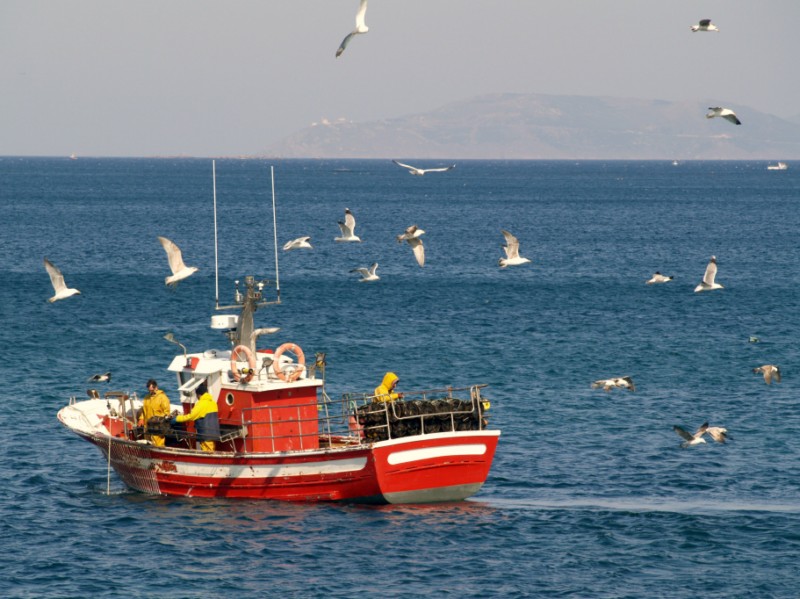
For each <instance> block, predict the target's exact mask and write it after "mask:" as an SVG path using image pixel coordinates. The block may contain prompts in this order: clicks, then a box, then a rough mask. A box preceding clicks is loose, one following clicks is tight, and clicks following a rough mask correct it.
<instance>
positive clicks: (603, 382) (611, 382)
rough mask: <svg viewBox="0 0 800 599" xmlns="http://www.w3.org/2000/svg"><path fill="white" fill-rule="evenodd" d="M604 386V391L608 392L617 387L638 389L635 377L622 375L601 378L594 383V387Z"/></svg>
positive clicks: (631, 389)
mask: <svg viewBox="0 0 800 599" xmlns="http://www.w3.org/2000/svg"><path fill="white" fill-rule="evenodd" d="M600 387H602V388H603V391H605V392H606V393H608V392H609V391H611V390H612V389H614V388H615V387H619V388H620V389H627V390H628V391H636V386H635V385H634V384H633V379H632V378H631V377H629V376H621V377H615V378H610V379H600V380H599V381H595V382H593V383H592V389H599V388H600Z"/></svg>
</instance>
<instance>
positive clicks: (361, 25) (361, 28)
mask: <svg viewBox="0 0 800 599" xmlns="http://www.w3.org/2000/svg"><path fill="white" fill-rule="evenodd" d="M366 14H367V0H361V4H360V5H359V6H358V12H357V13H356V28H355V29H353V31H351V32H350V33H348V34H347V36H345V38H344V39H343V40H342V43H341V44H340V45H339V48H338V49H337V50H336V58H339V57H340V56H341V55H342V52H344V49H345V48H347V44H349V43H350V40H351V39H353V37H355V36H356V35H358V34H359V33H366V32H367V31H369V27H367V24H366V23H365V22H364V17H365V15H366Z"/></svg>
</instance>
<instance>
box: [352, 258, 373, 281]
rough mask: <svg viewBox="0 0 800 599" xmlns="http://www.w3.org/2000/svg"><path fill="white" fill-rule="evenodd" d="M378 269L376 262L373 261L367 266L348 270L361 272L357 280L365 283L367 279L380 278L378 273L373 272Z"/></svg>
mask: <svg viewBox="0 0 800 599" xmlns="http://www.w3.org/2000/svg"><path fill="white" fill-rule="evenodd" d="M376 270H378V263H377V262H375V264H373V265H372V266H370V267H369V268H354V269H353V270H351V271H350V272H357V273H361V278H360V279H359V280H358V282H359V283H366V282H369V281H377V280H378V279H380V277H379V276H378V275H376V274H375V271H376Z"/></svg>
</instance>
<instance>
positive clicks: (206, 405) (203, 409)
mask: <svg viewBox="0 0 800 599" xmlns="http://www.w3.org/2000/svg"><path fill="white" fill-rule="evenodd" d="M195 393H196V394H197V398H198V399H197V402H196V403H195V404H194V407H193V408H192V411H191V412H189V413H188V414H181V415H179V416H176V417H175V419H174V420H175V422H188V421H190V420H193V421H194V426H195V428H196V429H197V440H198V441H200V449H202V450H203V451H215V450H216V448H217V443H216V440H217V439H219V415H218V413H217V412H218V408H217V402H216V401H214V398H213V397H211V393H209V392H208V387H207V386H206V384H205V383H200V384H199V385H198V386H197V389H196V390H195Z"/></svg>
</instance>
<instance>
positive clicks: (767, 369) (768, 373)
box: [753, 364, 781, 385]
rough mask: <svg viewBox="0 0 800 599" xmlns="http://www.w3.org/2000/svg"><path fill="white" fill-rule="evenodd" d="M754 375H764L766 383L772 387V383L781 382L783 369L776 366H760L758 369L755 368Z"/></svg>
mask: <svg viewBox="0 0 800 599" xmlns="http://www.w3.org/2000/svg"><path fill="white" fill-rule="evenodd" d="M753 373H754V374H758V373H761V374H763V375H764V382H765V383H767V385H771V384H772V381H775V382H776V383H780V382H781V369H780V367H778V366H775V365H774V364H764V365H763V366H759V367H758V368H753Z"/></svg>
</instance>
